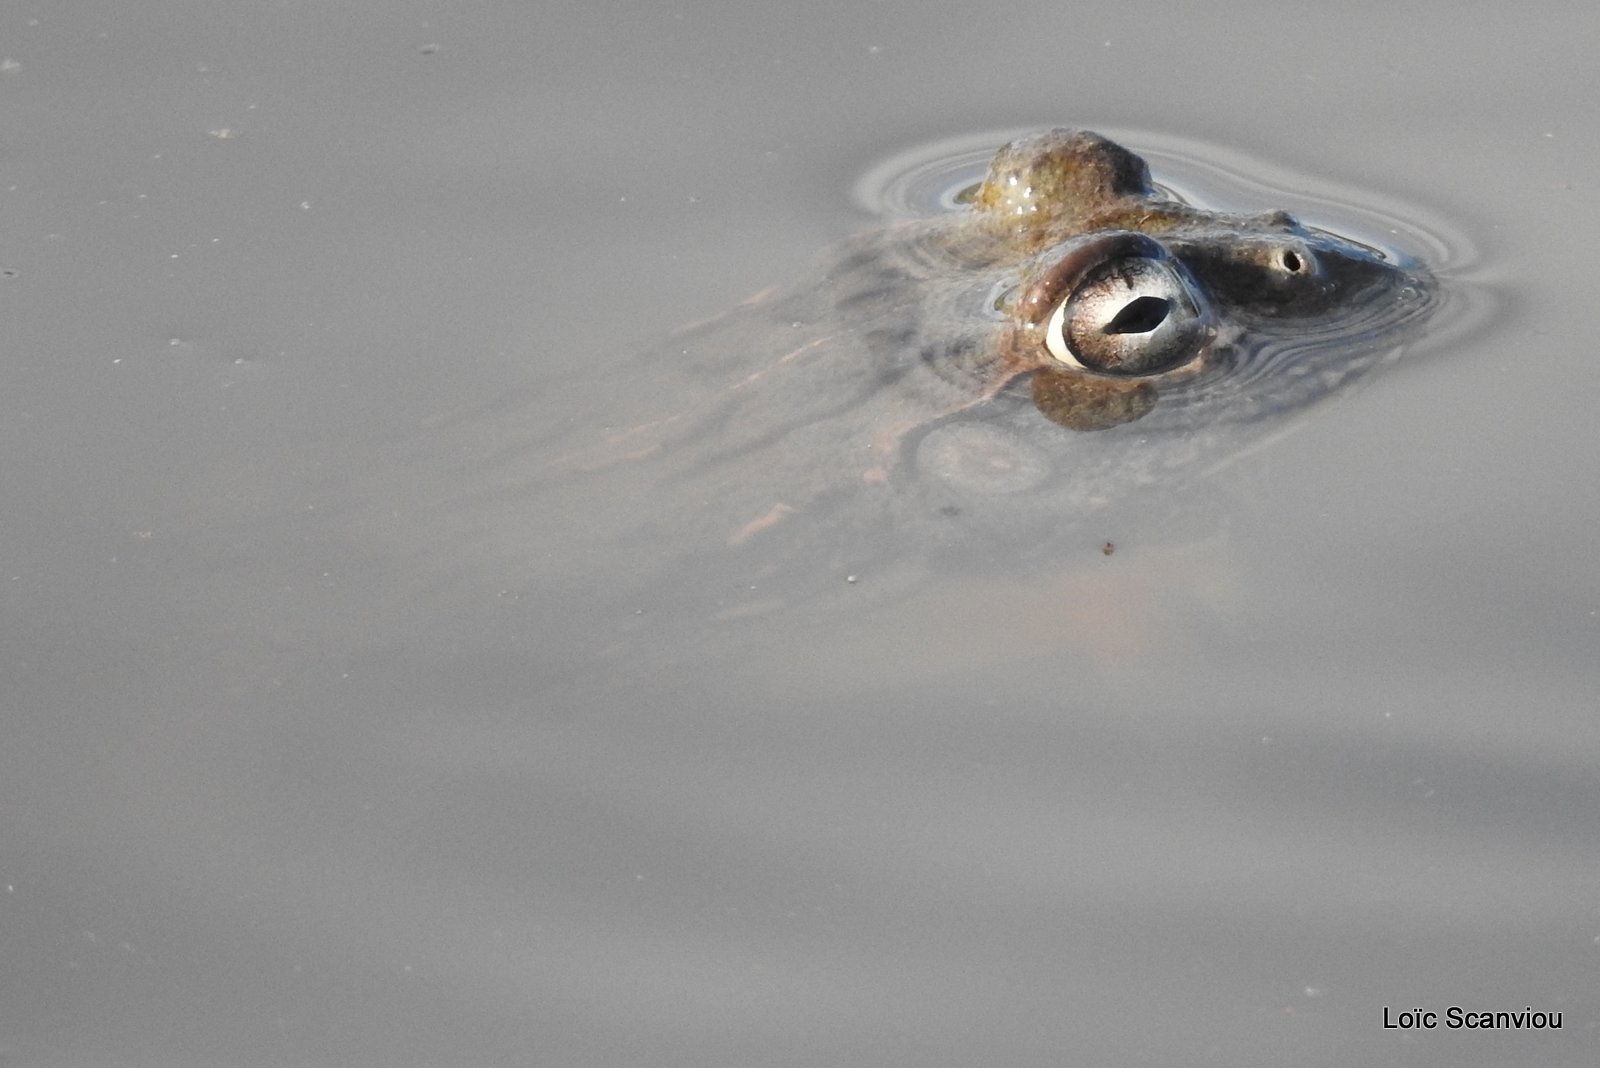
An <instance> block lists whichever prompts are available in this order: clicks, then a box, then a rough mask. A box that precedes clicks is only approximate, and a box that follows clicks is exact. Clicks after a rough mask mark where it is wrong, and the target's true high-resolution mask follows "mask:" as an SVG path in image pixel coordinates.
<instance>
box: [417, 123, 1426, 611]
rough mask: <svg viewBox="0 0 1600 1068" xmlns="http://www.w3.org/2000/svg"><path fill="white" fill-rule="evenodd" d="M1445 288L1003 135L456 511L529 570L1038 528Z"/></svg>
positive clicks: (1290, 226) (508, 452) (1273, 397)
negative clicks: (960, 193) (972, 187)
mask: <svg viewBox="0 0 1600 1068" xmlns="http://www.w3.org/2000/svg"><path fill="white" fill-rule="evenodd" d="M1432 293H1433V287H1432V283H1431V279H1430V278H1429V277H1428V276H1427V274H1426V273H1425V272H1424V271H1423V270H1422V269H1421V268H1420V267H1419V266H1417V265H1415V264H1412V263H1404V262H1398V261H1397V260H1396V259H1394V258H1392V257H1390V256H1386V255H1385V254H1383V253H1380V252H1379V251H1377V250H1374V249H1372V248H1369V247H1366V246H1364V245H1361V244H1359V243H1356V242H1353V241H1350V240H1346V239H1344V238H1341V237H1338V236H1335V235H1333V234H1330V233H1326V232H1323V231H1321V230H1317V229H1314V228H1310V227H1307V226H1304V225H1302V224H1301V223H1299V222H1298V221H1297V220H1296V219H1295V218H1293V217H1292V216H1290V215H1288V214H1287V213H1284V212H1281V211H1272V212H1267V213H1264V214H1258V215H1236V214H1220V213H1215V212H1211V211H1207V210H1204V209H1203V208H1200V207H1196V206H1193V205H1189V204H1185V203H1181V202H1178V201H1176V200H1174V199H1171V198H1170V197H1168V196H1166V195H1164V194H1163V193H1161V192H1160V191H1158V190H1157V189H1156V187H1155V186H1154V185H1153V184H1152V182H1151V179H1150V174H1149V171H1148V168H1147V167H1146V165H1145V163H1144V161H1143V160H1142V159H1140V158H1139V157H1138V156H1136V155H1134V154H1133V153H1131V152H1129V151H1127V150H1126V149H1124V148H1122V147H1121V146H1119V145H1117V144H1114V143H1113V142H1111V141H1109V140H1107V139H1105V138H1103V137H1100V136H1098V135H1096V134H1093V133H1087V132H1083V131H1071V130H1053V131H1050V132H1047V133H1043V134H1038V135H1035V136H1031V137H1026V138H1022V139H1020V140H1017V141H1013V142H1012V143H1010V144H1009V145H1006V146H1005V147H1004V148H1002V149H1001V150H1000V152H999V153H998V155H996V156H995V158H994V160H993V162H992V164H991V165H990V168H989V171H988V174H987V177H986V178H985V179H984V181H983V183H982V185H981V186H980V187H978V189H977V191H976V193H975V195H974V196H973V197H972V198H971V204H970V206H969V207H967V208H966V209H964V210H961V211H957V212H952V213H948V214H945V215H942V216H939V217H936V218H932V219H925V220H917V221H913V222H908V223H902V224H898V225H894V226H890V227H888V228H885V229H882V230H879V231H876V232H872V233H867V234H864V235H861V236H859V237H857V238H854V239H852V240H850V241H848V242H846V243H845V244H844V245H843V247H842V248H841V249H839V250H838V251H837V252H836V253H835V254H834V255H833V256H832V257H831V258H830V259H829V261H828V262H827V264H826V267H825V269H824V271H823V272H822V274H821V276H820V277H818V278H815V279H812V280H810V281H807V282H805V283H803V284H801V285H799V286H797V287H794V288H793V289H791V290H788V291H786V292H783V293H777V294H765V295H762V296H759V297H756V298H753V299H752V300H751V301H749V302H747V303H746V304H745V305H742V306H741V307H740V308H738V309H736V310H735V311H734V312H732V313H730V314H729V315H727V316H725V317H723V318H721V319H717V320H714V321H712V322H710V323H707V324H704V325H702V326H700V327H697V328H695V329H693V330H692V331H690V332H688V333H687V334H685V335H683V336H681V337H679V338H676V339H674V340H673V341H672V342H671V343H669V344H668V345H667V346H665V347H663V348H661V349H657V350H651V351H647V352H644V353H642V354H640V355H639V356H638V357H637V358H634V359H632V360H623V361H621V364H620V366H617V365H613V366H612V367H611V368H610V369H608V370H607V372H606V378H605V379H604V380H603V381H600V382H597V383H595V384H594V388H595V394H594V395H593V397H591V401H592V403H593V404H594V411H595V416H594V417H593V418H592V419H590V420H589V422H588V424H587V425H574V424H573V423H572V422H567V423H565V424H564V425H562V426H560V427H543V428H538V427H525V428H524V433H525V434H526V437H525V438H524V439H523V440H522V441H521V442H520V443H518V444H516V445H515V447H512V448H509V449H502V450H501V451H500V452H499V453H498V454H492V456H491V458H489V459H487V460H486V459H485V450H484V449H482V448H475V449H474V450H472V451H473V454H474V456H475V458H476V459H475V466H471V467H463V468H458V469H454V470H452V471H451V472H449V474H448V476H447V483H446V485H447V489H446V490H445V492H444V493H443V494H442V499H441V500H439V501H436V502H434V503H435V508H434V514H435V515H436V516H437V515H438V514H439V512H440V511H441V510H443V511H444V512H448V513H450V515H451V518H452V522H451V523H450V524H449V527H450V528H451V529H454V530H456V531H458V532H460V531H470V534H467V535H459V534H458V535H457V536H465V537H469V538H471V539H472V540H473V541H475V542H483V541H484V540H487V541H489V542H492V543H494V545H495V549H494V550H493V553H492V555H494V556H495V557H496V559H497V561H498V564H499V566H500V568H501V572H500V573H502V574H504V575H505V577H507V578H509V579H512V580H513V584H514V583H515V581H516V580H517V576H516V575H514V574H510V573H509V572H521V571H525V568H523V567H519V566H516V565H515V560H516V559H517V558H518V557H519V556H521V557H523V558H524V559H525V561H527V562H528V565H527V566H528V567H530V568H532V569H534V570H535V571H538V570H541V569H548V570H550V571H553V572H556V573H559V574H560V575H561V576H563V577H567V576H571V575H588V576H591V577H595V576H598V577H599V581H600V584H601V585H602V586H604V585H609V584H611V583H613V582H615V583H617V584H619V585H630V586H631V585H634V583H632V582H630V581H628V580H631V579H634V578H638V579H640V580H646V581H647V580H648V579H649V577H650V575H651V574H652V573H654V574H657V575H659V574H660V573H661V572H662V570H663V569H664V568H667V567H668V566H669V565H670V566H676V564H677V563H680V562H682V561H686V560H688V559H690V558H700V559H702V560H707V561H715V563H714V564H713V565H712V566H713V567H714V568H716V569H718V570H717V571H716V572H715V573H716V574H717V575H719V576H725V577H726V580H727V581H728V583H729V584H730V585H739V584H742V583H745V584H749V583H756V582H759V581H763V580H768V579H770V578H771V577H772V576H773V575H774V574H775V573H777V572H779V571H782V570H786V569H788V570H793V569H794V568H796V567H797V566H798V567H805V568H808V570H807V573H808V574H809V575H810V576H811V579H809V580H807V581H816V582H819V583H820V582H835V581H837V580H838V577H839V574H838V573H840V572H843V571H848V570H852V569H854V568H857V567H863V566H869V565H870V562H871V560H872V559H874V558H878V559H882V558H884V557H887V556H901V555H904V554H905V553H908V552H917V551H920V550H921V549H925V548H931V547H937V546H945V545H950V544H954V543H958V542H960V541H961V540H963V539H983V540H986V541H988V542H990V543H994V542H995V541H996V540H998V541H1000V542H1004V541H1005V540H1006V539H1014V540H1016V541H1018V542H1019V543H1020V542H1034V541H1036V540H1037V539H1038V537H1040V536H1041V534H1048V533H1049V532H1052V531H1057V530H1060V529H1062V528H1063V527H1065V526H1067V525H1069V524H1070V523H1071V522H1072V521H1074V520H1075V519H1077V518H1078V517H1080V516H1081V515H1083V514H1084V513H1085V512H1087V511H1089V510H1091V509H1093V508H1094V507H1096V506H1097V505H1099V504H1103V503H1105V502H1106V501H1108V500H1114V499H1116V498H1117V497H1118V496H1119V495H1122V494H1125V493H1128V492H1131V491H1132V490H1134V489H1136V488H1138V487H1140V486H1142V485H1145V484H1149V483H1152V482H1156V481H1159V480H1161V479H1163V478H1174V477H1176V478H1192V477H1194V476H1196V475H1198V474H1200V473H1201V472H1202V471H1203V470H1205V469H1207V468H1208V467H1211V466H1215V465H1216V464H1217V463H1218V462H1220V461H1221V460H1225V459H1226V458H1227V457H1228V456H1229V455H1232V454H1235V453H1238V452H1241V451H1244V450H1245V449H1247V448H1248V447H1250V445H1252V444H1253V443H1254V442H1255V441H1256V440H1258V439H1259V438H1260V437H1261V436H1262V433H1263V430H1264V428H1266V427H1267V426H1269V425H1278V424H1279V423H1281V420H1282V419H1283V418H1284V417H1285V416H1286V415H1287V414H1289V413H1291V412H1293V411H1295V410H1297V409H1299V408H1301V407H1303V406H1304V405H1306V404H1308V403H1310V402H1312V401H1314V400H1316V399H1318V398H1321V397H1323V396H1327V395H1329V394H1330V393H1332V392H1334V391H1335V390H1337V389H1338V388H1339V387H1340V386H1342V385H1344V384H1345V383H1347V382H1349V381H1352V380H1353V379H1354V378H1355V377H1357V376H1358V375H1359V374H1360V373H1361V372H1363V371H1365V370H1367V369H1369V368H1371V367H1372V366H1375V365H1376V364H1378V363H1380V362H1381V361H1382V360H1383V359H1384V358H1385V357H1387V356H1388V355H1389V354H1391V353H1392V352H1393V351H1395V349H1396V346H1397V345H1398V343H1399V341H1400V340H1401V339H1402V337H1403V335H1404V334H1405V333H1406V332H1408V331H1409V330H1410V329H1411V328H1413V327H1414V326H1415V325H1416V324H1418V323H1420V322H1421V320H1422V318H1423V314H1424V312H1425V311H1426V310H1427V308H1428V307H1429V306H1430V304H1431V302H1432ZM530 443H531V444H530ZM455 454H456V455H459V454H460V451H459V450H456V451H455ZM457 548H458V549H459V548H460V546H459V545H458V546H457ZM556 561H559V562H556ZM808 565H809V566H808Z"/></svg>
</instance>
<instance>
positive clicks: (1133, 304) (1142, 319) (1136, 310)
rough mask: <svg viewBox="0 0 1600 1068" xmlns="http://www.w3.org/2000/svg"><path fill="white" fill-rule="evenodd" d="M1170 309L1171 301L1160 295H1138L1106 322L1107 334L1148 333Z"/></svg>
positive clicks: (1164, 317)
mask: <svg viewBox="0 0 1600 1068" xmlns="http://www.w3.org/2000/svg"><path fill="white" fill-rule="evenodd" d="M1171 310H1172V302H1171V301H1169V300H1164V299H1162V298H1161V297H1139V298H1138V299H1136V300H1130V301H1129V302H1128V303H1127V304H1124V305H1123V306H1122V310H1121V311H1119V312H1117V314H1116V315H1115V316H1114V317H1113V318H1112V320H1111V321H1110V322H1109V323H1107V324H1106V325H1105V326H1104V328H1103V332H1104V333H1107V334H1148V333H1149V332H1150V331H1152V330H1154V329H1155V328H1156V327H1158V326H1160V325H1161V324H1162V322H1163V321H1165V320H1166V318H1167V313H1168V312H1169V311H1171Z"/></svg>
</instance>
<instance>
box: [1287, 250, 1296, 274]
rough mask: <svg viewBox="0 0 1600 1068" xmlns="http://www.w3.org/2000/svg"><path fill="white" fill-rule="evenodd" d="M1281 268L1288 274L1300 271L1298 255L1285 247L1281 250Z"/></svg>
mask: <svg viewBox="0 0 1600 1068" xmlns="http://www.w3.org/2000/svg"><path fill="white" fill-rule="evenodd" d="M1283 269H1284V270H1286V271H1288V272H1289V273H1290V274H1298V273H1300V257H1299V256H1297V255H1295V254H1294V253H1293V252H1290V251H1289V250H1288V249H1285V250H1284V252H1283Z"/></svg>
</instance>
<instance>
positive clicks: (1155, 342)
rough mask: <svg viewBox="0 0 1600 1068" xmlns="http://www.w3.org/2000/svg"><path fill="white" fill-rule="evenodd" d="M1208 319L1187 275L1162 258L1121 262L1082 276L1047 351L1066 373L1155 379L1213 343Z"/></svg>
mask: <svg viewBox="0 0 1600 1068" xmlns="http://www.w3.org/2000/svg"><path fill="white" fill-rule="evenodd" d="M1211 335H1212V329H1211V314H1210V312H1209V311H1208V310H1207V307H1206V304H1205V301H1204V300H1203V299H1202V298H1201V297H1200V295H1199V294H1198V293H1197V292H1196V291H1195V287H1194V285H1193V284H1192V283H1191V282H1190V280H1189V277H1188V274H1187V272H1186V271H1184V270H1183V268H1182V267H1181V266H1179V265H1178V264H1177V263H1176V262H1175V261H1173V260H1171V259H1168V258H1166V257H1165V256H1146V255H1136V256H1126V257H1122V258H1118V259H1113V260H1109V261H1107V262H1105V263H1102V264H1101V265H1099V266H1098V267H1095V268H1094V269H1092V270H1090V271H1089V272H1087V273H1086V274H1085V275H1084V276H1083V278H1082V280H1081V281H1080V282H1079V283H1078V284H1077V285H1076V286H1075V287H1074V288H1073V290H1072V292H1071V293H1069V294H1068V295H1067V296H1066V298H1065V299H1064V300H1062V301H1061V302H1060V303H1059V304H1057V305H1056V308H1055V311H1054V312H1052V313H1051V315H1050V319H1049V322H1048V323H1046V325H1045V334H1044V338H1045V347H1046V348H1047V349H1049V350H1050V355H1052V356H1054V357H1055V358H1056V359H1057V360H1059V361H1060V362H1061V363H1063V364H1066V365H1067V366H1068V367H1075V368H1081V369H1083V370H1086V371H1096V372H1099V373H1101V374H1108V375H1129V376H1136V375H1155V374H1160V373H1161V372H1163V371H1170V370H1172V369H1173V368H1174V367H1179V366H1182V365H1183V364H1186V363H1189V362H1190V361H1192V360H1194V359H1195V358H1196V357H1198V356H1199V355H1200V353H1201V352H1202V351H1203V350H1204V348H1205V346H1206V343H1207V342H1208V341H1210V340H1211Z"/></svg>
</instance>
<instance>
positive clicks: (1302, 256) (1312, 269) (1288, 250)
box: [1268, 245, 1317, 278]
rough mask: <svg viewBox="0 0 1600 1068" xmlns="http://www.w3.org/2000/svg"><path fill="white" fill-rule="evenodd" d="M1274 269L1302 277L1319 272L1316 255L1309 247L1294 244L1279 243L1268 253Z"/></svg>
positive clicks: (1292, 276) (1281, 272)
mask: <svg viewBox="0 0 1600 1068" xmlns="http://www.w3.org/2000/svg"><path fill="white" fill-rule="evenodd" d="M1268 263H1269V264H1270V265H1271V267H1272V269H1273V270H1275V271H1277V272H1279V273H1280V274H1283V275H1286V276H1288V277H1290V278H1302V277H1306V276H1308V275H1313V274H1316V273H1317V261H1316V257H1314V256H1313V255H1312V254H1311V251H1310V250H1309V249H1305V248H1296V247H1295V246H1293V245H1279V246H1278V247H1277V248H1275V249H1273V250H1272V252H1271V253H1270V254H1269V255H1268Z"/></svg>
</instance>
